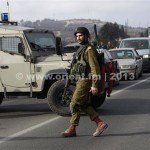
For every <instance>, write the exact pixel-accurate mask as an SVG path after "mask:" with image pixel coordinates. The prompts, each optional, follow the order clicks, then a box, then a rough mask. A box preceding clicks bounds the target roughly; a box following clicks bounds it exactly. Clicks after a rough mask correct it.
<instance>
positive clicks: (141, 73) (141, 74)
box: [139, 69, 143, 77]
mask: <svg viewBox="0 0 150 150" xmlns="http://www.w3.org/2000/svg"><path fill="white" fill-rule="evenodd" d="M142 76H143V69H141V72H140V74H139V77H142Z"/></svg>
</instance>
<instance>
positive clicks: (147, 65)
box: [119, 37, 150, 71]
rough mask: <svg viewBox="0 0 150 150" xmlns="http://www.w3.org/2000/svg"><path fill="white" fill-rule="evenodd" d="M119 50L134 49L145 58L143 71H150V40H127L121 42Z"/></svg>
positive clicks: (146, 38) (147, 38)
mask: <svg viewBox="0 0 150 150" xmlns="http://www.w3.org/2000/svg"><path fill="white" fill-rule="evenodd" d="M119 48H134V49H136V50H137V52H138V54H139V55H140V56H142V57H143V71H150V38H149V37H136V38H126V39H123V40H122V41H121V42H120V45H119Z"/></svg>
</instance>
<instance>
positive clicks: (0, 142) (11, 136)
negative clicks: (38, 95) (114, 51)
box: [0, 77, 150, 144]
mask: <svg viewBox="0 0 150 150" xmlns="http://www.w3.org/2000/svg"><path fill="white" fill-rule="evenodd" d="M149 79H150V77H148V78H146V79H144V80H141V81H139V82H137V83H135V84H132V85H130V86H128V87H126V88H123V89H122V90H118V91H116V92H114V93H112V94H111V95H115V94H118V93H120V92H122V91H124V90H126V89H129V88H131V87H134V86H136V85H138V84H141V83H143V82H146V81H147V80H149ZM59 118H61V116H58V117H55V118H53V119H50V120H47V121H45V122H42V123H40V124H37V125H35V126H32V127H30V128H27V129H25V130H22V131H20V132H17V133H15V134H12V135H10V136H8V137H6V138H3V139H1V140H0V144H2V143H5V142H7V141H9V140H11V139H13V138H16V137H18V136H20V135H23V134H25V133H27V132H30V131H32V130H35V129H37V128H39V127H42V126H44V125H46V124H48V123H51V122H53V121H55V120H57V119H59Z"/></svg>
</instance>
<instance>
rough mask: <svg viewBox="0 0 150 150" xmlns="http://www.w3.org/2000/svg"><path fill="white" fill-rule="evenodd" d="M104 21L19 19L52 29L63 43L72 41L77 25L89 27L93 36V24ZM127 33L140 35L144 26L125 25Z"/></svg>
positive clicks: (36, 26) (98, 24) (25, 22)
mask: <svg viewBox="0 0 150 150" xmlns="http://www.w3.org/2000/svg"><path fill="white" fill-rule="evenodd" d="M105 23H106V22H103V21H101V20H94V19H71V20H53V19H43V20H37V21H35V22H31V21H24V20H22V21H20V25H22V26H28V27H35V28H44V29H49V30H52V31H54V33H55V35H56V36H59V37H61V38H62V42H63V43H64V44H68V43H72V42H74V35H73V33H74V30H75V29H76V28H77V27H78V26H85V27H87V28H88V29H89V31H90V33H91V37H94V29H93V26H94V24H96V25H97V29H98V30H99V29H100V28H101V26H103V25H104V24H105ZM125 30H126V31H127V34H128V35H129V36H131V37H137V36H140V33H142V32H145V28H133V27H125Z"/></svg>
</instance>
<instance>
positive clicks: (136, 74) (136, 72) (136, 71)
mask: <svg viewBox="0 0 150 150" xmlns="http://www.w3.org/2000/svg"><path fill="white" fill-rule="evenodd" d="M138 77H139V74H138V69H137V68H136V69H135V73H134V80H137V79H138Z"/></svg>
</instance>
